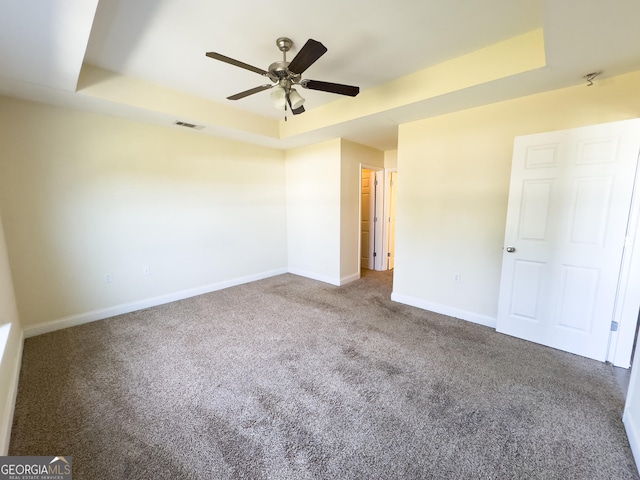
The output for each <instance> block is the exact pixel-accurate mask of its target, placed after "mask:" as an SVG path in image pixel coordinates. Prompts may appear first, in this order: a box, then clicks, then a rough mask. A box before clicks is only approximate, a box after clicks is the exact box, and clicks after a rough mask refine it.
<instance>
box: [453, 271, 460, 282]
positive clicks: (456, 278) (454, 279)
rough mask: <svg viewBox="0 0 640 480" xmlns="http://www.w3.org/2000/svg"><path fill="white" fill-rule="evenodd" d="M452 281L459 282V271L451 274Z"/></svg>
mask: <svg viewBox="0 0 640 480" xmlns="http://www.w3.org/2000/svg"><path fill="white" fill-rule="evenodd" d="M453 283H460V273H459V272H456V273H454V274H453Z"/></svg>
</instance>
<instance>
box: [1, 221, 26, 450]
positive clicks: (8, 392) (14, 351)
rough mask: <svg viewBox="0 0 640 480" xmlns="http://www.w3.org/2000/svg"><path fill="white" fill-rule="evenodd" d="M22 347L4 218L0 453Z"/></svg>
mask: <svg viewBox="0 0 640 480" xmlns="http://www.w3.org/2000/svg"><path fill="white" fill-rule="evenodd" d="M21 351H22V329H21V328H20V321H19V319H18V308H17V306H16V301H15V296H14V290H13V282H12V280H11V270H10V268H9V257H8V255H7V247H6V243H5V240H4V230H3V227H2V219H1V218H0V455H7V451H8V449H9V433H10V431H11V419H12V415H13V404H14V398H15V393H16V389H17V388H18V369H19V366H20V352H21Z"/></svg>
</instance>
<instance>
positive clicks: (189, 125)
mask: <svg viewBox="0 0 640 480" xmlns="http://www.w3.org/2000/svg"><path fill="white" fill-rule="evenodd" d="M173 124H174V125H179V126H181V127H186V128H193V129H194V130H202V129H203V128H204V125H195V124H193V123H188V122H181V121H180V120H176V121H175V122H173Z"/></svg>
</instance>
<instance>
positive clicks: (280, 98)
mask: <svg viewBox="0 0 640 480" xmlns="http://www.w3.org/2000/svg"><path fill="white" fill-rule="evenodd" d="M271 101H272V102H273V106H274V107H276V108H277V109H279V110H284V107H285V106H286V105H287V92H286V91H285V89H284V88H282V87H275V88H274V89H273V91H272V92H271Z"/></svg>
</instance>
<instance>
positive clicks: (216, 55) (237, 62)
mask: <svg viewBox="0 0 640 480" xmlns="http://www.w3.org/2000/svg"><path fill="white" fill-rule="evenodd" d="M206 55H207V57H209V58H213V59H214V60H220V61H221V62H225V63H228V64H230V65H235V66H236V67H240V68H244V69H246V70H251V71H252V72H256V73H259V74H260V75H267V73H269V72H267V71H266V70H263V69H261V68H258V67H254V66H253V65H249V64H248V63H244V62H241V61H240V60H235V59H233V58H231V57H225V56H224V55H220V54H219V53H216V52H207V53H206Z"/></svg>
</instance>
